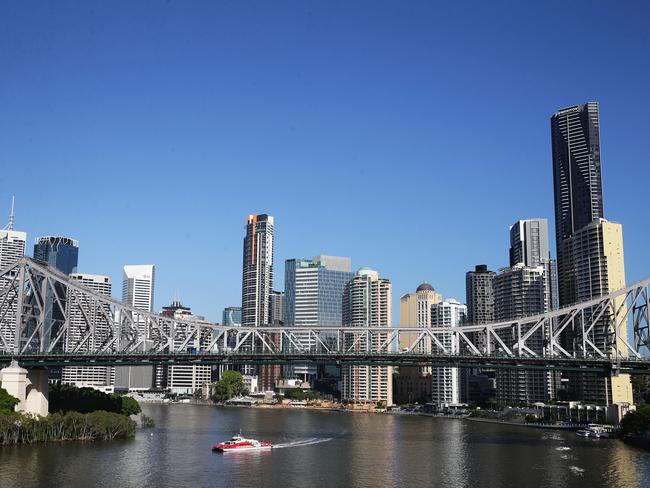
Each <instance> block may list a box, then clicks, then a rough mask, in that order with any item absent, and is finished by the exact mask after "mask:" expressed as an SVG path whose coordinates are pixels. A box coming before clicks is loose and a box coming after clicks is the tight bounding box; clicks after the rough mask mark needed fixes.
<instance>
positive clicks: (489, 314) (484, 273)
mask: <svg viewBox="0 0 650 488" xmlns="http://www.w3.org/2000/svg"><path fill="white" fill-rule="evenodd" d="M495 277H496V273H495V272H494V271H490V270H488V268H487V266H486V265H485V264H477V265H476V267H475V268H474V271H468V272H467V273H466V275H465V301H466V302H467V323H468V324H470V325H478V324H489V323H490V322H494V278H495ZM471 339H472V341H473V343H474V344H475V345H476V346H477V347H478V348H479V350H481V351H483V352H487V341H488V338H487V337H486V336H485V334H484V333H482V332H476V333H472V334H471ZM463 347H465V346H463V345H461V349H463ZM462 352H467V351H462ZM494 376H495V373H494V370H491V369H486V368H478V369H477V368H471V369H470V368H463V370H462V371H461V383H462V386H461V401H462V402H467V403H476V404H484V403H485V402H486V401H487V399H488V398H489V397H490V396H491V394H492V393H493V391H494V390H493V389H492V386H494V384H495V382H494Z"/></svg>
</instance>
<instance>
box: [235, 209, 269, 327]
mask: <svg viewBox="0 0 650 488" xmlns="http://www.w3.org/2000/svg"><path fill="white" fill-rule="evenodd" d="M272 291H273V217H272V216H270V215H266V214H261V215H249V216H248V219H246V236H245V237H244V262H243V274H242V298H241V301H242V314H241V322H242V326H244V327H258V326H261V325H266V324H267V323H268V320H269V307H270V301H271V292H272Z"/></svg>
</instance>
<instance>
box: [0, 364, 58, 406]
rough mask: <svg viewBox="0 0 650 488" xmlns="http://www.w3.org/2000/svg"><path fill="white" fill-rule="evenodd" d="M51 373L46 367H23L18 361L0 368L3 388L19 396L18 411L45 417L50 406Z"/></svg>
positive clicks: (12, 394) (14, 395) (0, 380)
mask: <svg viewBox="0 0 650 488" xmlns="http://www.w3.org/2000/svg"><path fill="white" fill-rule="evenodd" d="M49 377H50V373H49V371H48V370H46V369H30V370H27V369H25V368H21V367H20V366H19V365H18V363H17V362H16V361H12V362H11V364H10V365H9V366H7V367H6V368H4V369H2V370H0V382H1V383H2V388H4V389H5V390H7V393H9V394H10V395H11V396H13V397H16V398H18V400H19V403H18V405H16V412H23V413H29V414H33V415H40V416H42V417H45V416H46V415H47V414H48V407H49V386H48V379H49Z"/></svg>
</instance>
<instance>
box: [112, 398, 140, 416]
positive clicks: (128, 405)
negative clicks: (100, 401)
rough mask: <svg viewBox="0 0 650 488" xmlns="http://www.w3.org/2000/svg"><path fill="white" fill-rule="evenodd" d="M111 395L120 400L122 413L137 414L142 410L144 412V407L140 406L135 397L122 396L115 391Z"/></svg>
mask: <svg viewBox="0 0 650 488" xmlns="http://www.w3.org/2000/svg"><path fill="white" fill-rule="evenodd" d="M111 397H112V398H113V399H115V400H116V401H119V402H120V405H121V410H120V413H121V414H122V415H137V414H139V413H140V412H142V409H141V408H140V404H139V403H138V402H137V401H136V399H135V398H131V397H128V396H120V395H116V394H115V393H113V395H111ZM116 397H117V398H116Z"/></svg>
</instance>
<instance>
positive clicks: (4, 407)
mask: <svg viewBox="0 0 650 488" xmlns="http://www.w3.org/2000/svg"><path fill="white" fill-rule="evenodd" d="M16 405H18V398H16V397H13V396H11V395H10V394H9V393H7V390H5V389H4V388H0V414H3V413H12V412H13V411H14V407H15V406H16Z"/></svg>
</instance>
